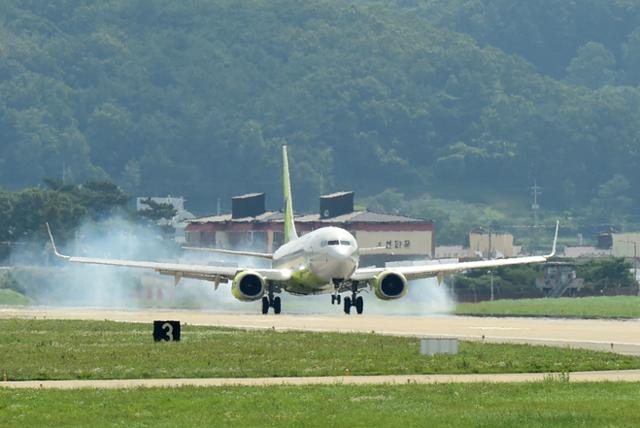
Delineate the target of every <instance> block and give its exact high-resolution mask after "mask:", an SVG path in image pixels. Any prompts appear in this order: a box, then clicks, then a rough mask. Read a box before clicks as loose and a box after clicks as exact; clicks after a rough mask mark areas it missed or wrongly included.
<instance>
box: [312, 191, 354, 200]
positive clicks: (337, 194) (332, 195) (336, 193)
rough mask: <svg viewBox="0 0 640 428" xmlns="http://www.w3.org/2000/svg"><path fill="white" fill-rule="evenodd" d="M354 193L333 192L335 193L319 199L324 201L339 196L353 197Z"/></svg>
mask: <svg viewBox="0 0 640 428" xmlns="http://www.w3.org/2000/svg"><path fill="white" fill-rule="evenodd" d="M353 194H354V192H350V191H349V192H335V193H329V194H328V195H322V196H320V198H322V199H326V198H337V197H339V196H346V195H353Z"/></svg>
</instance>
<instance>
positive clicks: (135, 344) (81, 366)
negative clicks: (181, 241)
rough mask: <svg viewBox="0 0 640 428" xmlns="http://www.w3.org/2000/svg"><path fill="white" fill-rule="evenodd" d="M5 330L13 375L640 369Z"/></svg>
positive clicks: (327, 341)
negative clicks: (167, 341) (160, 341)
mask: <svg viewBox="0 0 640 428" xmlns="http://www.w3.org/2000/svg"><path fill="white" fill-rule="evenodd" d="M0 327H2V331H3V334H2V335H1V336H0V356H1V357H2V358H0V373H6V374H7V377H8V378H9V379H13V380H27V379H43V380H44V379H135V378H181V377H189V378H198V377H274V376H275V377H281V376H342V375H378V374H421V373H423V374H428V373H512V372H518V373H526V372H537V373H541V372H568V371H585V370H618V369H631V368H640V358H638V357H631V356H624V355H618V354H611V353H601V352H594V351H587V350H570V349H563V348H557V347H544V346H530V345H507V344H505V345H502V344H490V343H478V342H461V343H460V352H459V353H458V354H457V355H454V356H451V355H436V356H432V357H425V356H423V355H420V352H419V349H420V345H419V339H418V338H410V337H393V336H383V335H376V334H355V333H354V334H344V333H309V332H278V331H272V330H267V331H244V330H234V329H228V328H214V327H197V326H186V325H185V326H183V329H182V340H181V341H180V342H173V343H165V342H162V343H154V342H153V339H152V337H151V326H150V325H147V324H126V323H119V322H106V321H105V322H102V321H100V322H98V321H50V320H44V321H43V320H39V321H35V320H17V319H13V320H0ZM114 356H117V358H114ZM141 356H143V358H141Z"/></svg>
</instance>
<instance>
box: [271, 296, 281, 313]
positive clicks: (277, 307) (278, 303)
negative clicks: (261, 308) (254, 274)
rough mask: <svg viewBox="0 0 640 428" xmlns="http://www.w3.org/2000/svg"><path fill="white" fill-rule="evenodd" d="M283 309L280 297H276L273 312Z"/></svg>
mask: <svg viewBox="0 0 640 428" xmlns="http://www.w3.org/2000/svg"><path fill="white" fill-rule="evenodd" d="M281 309H282V305H281V303H280V297H276V298H274V299H273V313H274V314H279V313H280V310H281Z"/></svg>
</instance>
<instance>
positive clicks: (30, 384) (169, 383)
mask: <svg viewBox="0 0 640 428" xmlns="http://www.w3.org/2000/svg"><path fill="white" fill-rule="evenodd" d="M550 380H557V381H569V382H638V383H640V370H612V371H596V372H573V373H502V374H456V375H450V374H438V375H398V376H326V377H268V378H206V379H109V380H32V381H8V382H0V388H9V389H88V388H89V389H126V388H177V387H182V386H200V387H221V386H282V385H407V384H443V383H522V382H543V381H550Z"/></svg>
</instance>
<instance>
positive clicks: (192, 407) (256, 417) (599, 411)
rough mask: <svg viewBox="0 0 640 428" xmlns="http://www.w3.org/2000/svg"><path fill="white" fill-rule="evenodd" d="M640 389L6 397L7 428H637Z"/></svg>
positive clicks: (456, 387) (561, 386)
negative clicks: (289, 427) (327, 427)
mask: <svg viewBox="0 0 640 428" xmlns="http://www.w3.org/2000/svg"><path fill="white" fill-rule="evenodd" d="M639 402H640V385H638V384H637V383H635V384H633V383H594V384H580V383H567V382H538V383H525V384H495V385H494V384H442V385H401V386H390V385H387V386H385V385H382V386H347V385H332V386H277V387H224V388H194V387H185V388H164V389H163V388H155V389H123V390H72V391H55V390H19V391H16V390H7V389H4V390H3V389H1V388H0V415H1V416H0V418H1V420H2V426H3V427H25V426H92V427H100V426H126V427H144V426H153V427H174V426H185V427H192V426H225V427H226V426H234V427H261V426H287V427H288V426H299V427H302V426H304V427H326V426H330V427H331V426H349V427H414V426H415V427H426V426H432V427H441V426H446V427H516V426H517V427H519V428H523V427H541V426H544V427H637V426H640V411H639V410H638V403H639Z"/></svg>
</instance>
